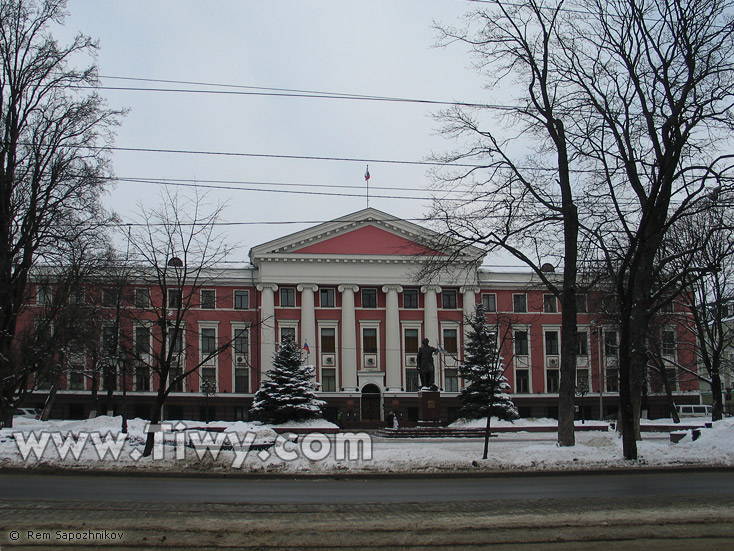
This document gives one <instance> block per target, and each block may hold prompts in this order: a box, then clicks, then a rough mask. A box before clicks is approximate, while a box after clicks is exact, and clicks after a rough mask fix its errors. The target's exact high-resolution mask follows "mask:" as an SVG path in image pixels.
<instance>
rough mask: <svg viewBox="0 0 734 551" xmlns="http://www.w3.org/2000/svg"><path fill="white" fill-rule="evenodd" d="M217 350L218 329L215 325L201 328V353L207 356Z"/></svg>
mask: <svg viewBox="0 0 734 551" xmlns="http://www.w3.org/2000/svg"><path fill="white" fill-rule="evenodd" d="M216 350H217V330H216V329H214V328H213V327H203V328H202V329H201V355H202V356H203V357H207V356H209V355H211V354H214V352H215V351H216Z"/></svg>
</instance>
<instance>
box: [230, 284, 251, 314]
mask: <svg viewBox="0 0 734 551" xmlns="http://www.w3.org/2000/svg"><path fill="white" fill-rule="evenodd" d="M248 308H250V291H243V290H242V289H236V290H235V292H234V309H235V310H247V309H248Z"/></svg>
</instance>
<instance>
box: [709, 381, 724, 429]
mask: <svg viewBox="0 0 734 551" xmlns="http://www.w3.org/2000/svg"><path fill="white" fill-rule="evenodd" d="M711 401H712V406H713V407H712V408H711V420H712V421H721V420H722V419H723V418H724V401H723V396H722V394H721V375H720V374H719V372H718V370H717V371H714V373H712V374H711Z"/></svg>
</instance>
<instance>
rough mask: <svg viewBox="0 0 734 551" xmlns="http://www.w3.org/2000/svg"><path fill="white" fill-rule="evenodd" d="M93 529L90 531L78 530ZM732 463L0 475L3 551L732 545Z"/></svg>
mask: <svg viewBox="0 0 734 551" xmlns="http://www.w3.org/2000/svg"><path fill="white" fill-rule="evenodd" d="M82 538H84V539H82ZM732 544H734V472H733V471H706V472H690V471H680V472H675V473H634V474H599V475H588V474H585V475H551V476H538V475H533V476H506V477H448V476H446V477H444V476H440V475H436V476H432V477H420V478H399V477H390V478H377V477H373V478H356V479H355V478H343V479H321V478H310V479H272V478H256V479H253V478H236V479H233V478H173V477H165V478H156V477H120V476H82V475H73V476H43V475H37V476H33V475H26V474H5V475H0V549H2V551H6V550H11V549H12V550H16V549H17V550H20V549H39V548H47V549H57V548H66V549H95V548H96V549H100V548H114V549H161V548H169V549H325V550H328V549H472V548H474V549H483V548H491V549H493V550H503V549H512V550H520V549H543V550H546V549H547V550H555V549H559V550H560V549H563V550H575V549H597V548H598V549H605V550H612V551H614V550H617V549H619V550H622V549H624V550H625V551H630V550H633V549H645V550H646V551H649V550H653V549H666V550H673V551H677V550H684V549H685V550H688V549H726V548H728V547H729V546H731V545H732Z"/></svg>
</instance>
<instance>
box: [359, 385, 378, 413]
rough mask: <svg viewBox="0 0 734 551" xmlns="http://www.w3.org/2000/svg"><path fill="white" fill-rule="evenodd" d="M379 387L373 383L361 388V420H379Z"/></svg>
mask: <svg viewBox="0 0 734 551" xmlns="http://www.w3.org/2000/svg"><path fill="white" fill-rule="evenodd" d="M380 409H381V408H380V389H379V388H378V387H377V386H376V385H373V384H369V385H365V386H364V388H363V389H362V421H380V419H381V416H380Z"/></svg>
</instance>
